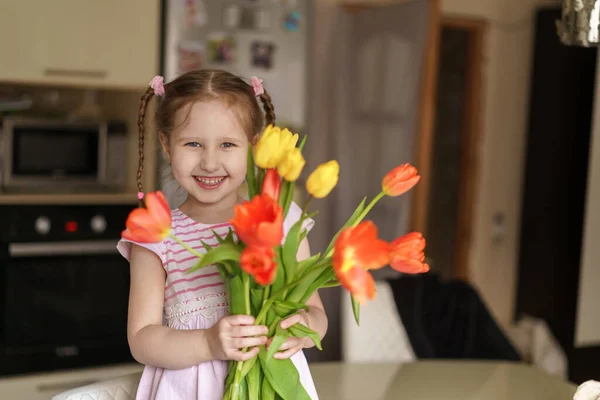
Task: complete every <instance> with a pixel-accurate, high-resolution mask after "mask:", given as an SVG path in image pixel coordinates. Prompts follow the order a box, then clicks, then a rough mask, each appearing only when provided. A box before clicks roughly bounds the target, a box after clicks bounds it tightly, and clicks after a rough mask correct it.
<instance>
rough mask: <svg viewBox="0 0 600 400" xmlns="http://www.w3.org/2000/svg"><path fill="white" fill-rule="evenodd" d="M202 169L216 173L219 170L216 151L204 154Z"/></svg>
mask: <svg viewBox="0 0 600 400" xmlns="http://www.w3.org/2000/svg"><path fill="white" fill-rule="evenodd" d="M200 168H202V169H203V170H204V171H206V172H214V171H216V170H217V169H219V157H218V155H217V154H216V152H214V151H206V152H204V154H202V159H201V160H200Z"/></svg>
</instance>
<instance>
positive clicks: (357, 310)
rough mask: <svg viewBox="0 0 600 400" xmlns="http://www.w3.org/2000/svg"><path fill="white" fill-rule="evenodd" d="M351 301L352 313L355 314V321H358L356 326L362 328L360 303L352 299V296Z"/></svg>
mask: <svg viewBox="0 0 600 400" xmlns="http://www.w3.org/2000/svg"><path fill="white" fill-rule="evenodd" d="M350 299H351V300H352V311H353V312H354V320H355V321H356V325H359V326H360V323H359V319H360V303H359V302H358V301H356V299H355V298H354V297H352V295H350Z"/></svg>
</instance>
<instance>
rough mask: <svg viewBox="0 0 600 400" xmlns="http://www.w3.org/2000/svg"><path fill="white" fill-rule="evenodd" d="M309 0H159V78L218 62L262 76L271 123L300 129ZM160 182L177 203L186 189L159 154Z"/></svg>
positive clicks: (302, 124) (247, 75) (244, 74)
mask: <svg viewBox="0 0 600 400" xmlns="http://www.w3.org/2000/svg"><path fill="white" fill-rule="evenodd" d="M312 1H313V0H164V1H163V13H164V14H163V18H164V29H163V35H164V37H163V38H162V39H163V52H162V54H163V57H162V60H161V61H162V62H161V65H162V70H163V76H164V77H165V82H169V81H171V80H173V79H175V78H176V77H177V76H178V75H180V74H182V73H184V72H186V71H189V70H194V69H200V68H218V69H223V70H226V71H229V72H231V73H234V74H236V75H239V76H241V77H242V78H244V79H245V80H246V81H247V82H249V81H250V78H251V77H252V76H257V77H259V78H260V79H262V80H263V85H264V87H265V89H266V90H267V91H268V92H269V94H270V95H271V98H272V100H273V104H274V106H275V114H276V116H277V119H276V123H277V125H280V126H284V127H288V128H289V129H290V130H292V131H293V132H295V133H300V134H302V133H304V132H305V126H306V120H307V115H306V114H307V103H306V99H307V90H308V78H307V74H308V54H309V49H308V45H309V43H310V38H309V29H308V28H309V27H310V24H311V13H312V11H313V2H312ZM160 160H161V161H160V164H161V174H160V188H161V190H162V191H163V192H164V193H165V195H166V197H167V199H168V201H169V204H170V205H171V206H172V207H178V206H179V204H181V202H182V201H183V200H185V196H186V194H185V193H184V192H183V191H182V190H181V189H179V188H178V185H177V183H176V182H174V181H173V179H171V178H170V171H169V168H168V165H167V164H166V160H165V159H164V157H163V156H162V154H161V158H160Z"/></svg>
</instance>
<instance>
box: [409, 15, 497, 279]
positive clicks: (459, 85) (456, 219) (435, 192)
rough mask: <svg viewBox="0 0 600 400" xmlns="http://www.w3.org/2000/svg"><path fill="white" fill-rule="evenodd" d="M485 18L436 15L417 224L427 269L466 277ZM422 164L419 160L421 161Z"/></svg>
mask: <svg viewBox="0 0 600 400" xmlns="http://www.w3.org/2000/svg"><path fill="white" fill-rule="evenodd" d="M485 31H486V23H485V22H484V21H481V20H471V19H459V18H451V17H442V19H441V28H440V36H439V45H438V53H437V55H438V57H437V68H436V74H437V76H436V77H435V82H436V83H435V87H436V90H435V99H436V100H435V111H434V113H433V118H432V119H433V126H432V128H431V134H430V135H428V137H427V135H425V137H424V138H423V140H424V141H425V143H421V144H420V146H422V147H424V148H427V149H428V152H427V154H428V157H429V160H427V161H428V162H427V163H424V164H425V165H427V167H428V169H429V171H428V178H427V180H426V181H425V182H426V183H427V190H426V197H425V200H426V201H424V202H415V203H416V204H415V207H417V205H418V204H419V203H420V204H422V205H421V207H425V210H424V214H425V218H424V221H421V224H422V228H421V229H423V228H424V229H423V230H424V232H425V235H426V238H427V253H426V254H427V256H428V258H429V259H430V262H431V267H432V270H433V271H435V272H437V273H439V274H440V275H441V276H442V277H443V278H447V279H449V278H458V279H461V280H465V281H468V280H469V252H470V250H471V242H472V230H473V222H474V218H473V214H474V204H475V195H476V185H477V179H478V175H479V166H480V162H479V146H478V144H479V141H480V138H481V133H482V97H483V90H482V72H483V46H484V35H485ZM422 163H423V162H422Z"/></svg>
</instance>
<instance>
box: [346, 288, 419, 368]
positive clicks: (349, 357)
mask: <svg viewBox="0 0 600 400" xmlns="http://www.w3.org/2000/svg"><path fill="white" fill-rule="evenodd" d="M376 289H377V296H376V297H375V300H373V301H369V302H367V304H364V305H362V306H361V308H360V326H357V325H356V321H355V320H354V314H353V312H352V304H351V302H350V297H349V295H348V292H346V291H345V290H343V291H342V304H341V322H342V358H343V360H344V361H345V362H349V363H369V362H398V363H404V362H411V361H414V360H416V356H415V353H414V351H413V348H412V346H411V344H410V341H409V340H408V335H407V334H406V330H405V329H404V325H403V324H402V320H401V319H400V314H399V313H398V311H397V309H396V304H395V302H394V297H393V295H392V290H391V288H390V285H389V284H388V283H387V282H386V281H377V282H376Z"/></svg>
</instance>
